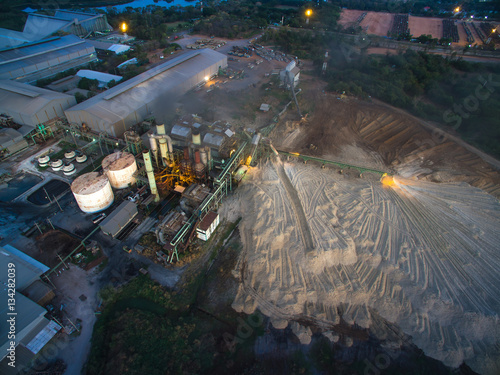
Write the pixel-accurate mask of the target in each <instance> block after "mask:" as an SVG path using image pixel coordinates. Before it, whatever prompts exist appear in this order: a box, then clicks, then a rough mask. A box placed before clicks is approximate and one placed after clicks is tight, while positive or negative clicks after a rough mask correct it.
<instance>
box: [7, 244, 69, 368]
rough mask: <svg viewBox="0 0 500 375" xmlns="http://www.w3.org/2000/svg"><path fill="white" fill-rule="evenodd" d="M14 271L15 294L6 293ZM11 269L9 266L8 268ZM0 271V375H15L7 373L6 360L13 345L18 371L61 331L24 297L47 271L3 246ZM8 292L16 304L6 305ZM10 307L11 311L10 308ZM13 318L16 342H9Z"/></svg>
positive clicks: (35, 262)
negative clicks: (0, 299) (27, 290)
mask: <svg viewBox="0 0 500 375" xmlns="http://www.w3.org/2000/svg"><path fill="white" fill-rule="evenodd" d="M12 264H13V265H14V268H15V280H16V283H15V291H16V292H15V293H12V292H13V291H11V290H8V289H7V285H9V283H10V282H11V281H10V280H9V278H11V277H12V276H10V275H9V273H8V270H9V269H12ZM9 265H10V266H9ZM0 268H1V269H2V270H4V272H3V273H2V274H1V275H0V282H1V283H2V284H3V287H2V288H3V289H2V300H3V301H4V304H3V305H2V306H1V307H0V313H1V314H2V316H4V317H6V318H5V319H6V320H5V321H4V324H1V325H0V337H1V339H0V353H1V355H0V373H1V374H11V373H12V374H14V373H16V374H17V370H16V371H12V372H10V371H9V365H8V363H9V362H10V361H11V359H9V358H8V357H7V356H8V355H10V353H11V349H10V348H11V342H12V341H14V346H15V357H16V361H15V362H16V364H17V366H16V367H18V368H22V365H26V364H27V363H28V362H29V360H30V359H32V358H33V357H34V355H35V354H37V353H38V352H39V351H40V350H41V349H42V348H43V347H44V346H45V344H47V342H49V341H50V339H51V338H52V337H53V336H54V335H55V334H56V333H57V332H58V331H59V330H60V329H61V327H60V326H59V325H58V324H57V323H56V322H53V321H50V320H48V319H46V318H45V317H44V315H45V314H46V313H47V310H45V309H44V308H43V307H42V306H40V305H38V304H36V303H35V302H33V301H32V300H31V299H30V298H28V297H26V296H25V295H23V294H26V292H25V291H26V289H27V288H29V287H30V285H32V284H33V283H38V282H41V281H40V276H41V275H42V274H43V273H44V272H46V271H47V270H48V269H49V268H48V267H47V266H45V265H44V264H42V263H40V262H38V261H37V260H35V259H33V258H31V257H30V256H28V255H27V254H25V253H23V252H22V251H19V250H18V249H16V248H14V247H12V246H10V245H6V246H4V247H0ZM7 292H9V293H11V294H15V304H14V305H12V304H11V305H9V304H8V303H7V302H8V301H7ZM12 306H13V307H12ZM12 311H14V312H16V313H17V314H16V315H9V314H8V313H9V312H12ZM12 316H15V318H13V319H14V321H15V340H14V339H12V338H10V337H9V335H8V333H9V332H11V331H10V327H11V323H9V318H11V317H12ZM23 362H24V363H23Z"/></svg>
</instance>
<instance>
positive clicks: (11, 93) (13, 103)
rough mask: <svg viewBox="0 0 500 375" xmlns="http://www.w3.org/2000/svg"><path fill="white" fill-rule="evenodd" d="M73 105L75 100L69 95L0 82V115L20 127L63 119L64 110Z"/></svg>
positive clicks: (17, 83)
mask: <svg viewBox="0 0 500 375" xmlns="http://www.w3.org/2000/svg"><path fill="white" fill-rule="evenodd" d="M75 104H76V100H75V98H74V97H73V96H70V95H66V94H62V93H59V92H55V91H50V90H46V89H42V88H40V87H36V86H30V85H27V84H25V83H20V82H13V81H8V80H0V113H4V114H7V115H9V116H12V119H13V121H14V122H16V123H18V124H21V125H30V126H36V125H38V124H43V123H46V122H49V121H51V120H53V119H55V118H58V117H64V110H65V109H67V108H69V107H71V106H73V105H75Z"/></svg>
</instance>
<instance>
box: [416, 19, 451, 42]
mask: <svg viewBox="0 0 500 375" xmlns="http://www.w3.org/2000/svg"><path fill="white" fill-rule="evenodd" d="M408 27H409V28H410V34H412V35H413V37H414V38H417V37H419V36H420V35H422V34H426V35H428V34H430V35H432V37H433V38H438V39H441V38H442V37H443V20H442V19H441V18H427V17H414V16H410V17H409V20H408Z"/></svg>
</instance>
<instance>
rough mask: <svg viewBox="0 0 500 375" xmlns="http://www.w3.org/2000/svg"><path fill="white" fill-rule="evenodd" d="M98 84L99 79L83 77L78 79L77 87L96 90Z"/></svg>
mask: <svg viewBox="0 0 500 375" xmlns="http://www.w3.org/2000/svg"><path fill="white" fill-rule="evenodd" d="M98 86H99V81H98V80H97V79H89V78H86V77H83V78H82V79H80V81H78V88H79V89H82V90H97V87H98Z"/></svg>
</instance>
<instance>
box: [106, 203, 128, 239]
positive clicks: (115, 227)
mask: <svg viewBox="0 0 500 375" xmlns="http://www.w3.org/2000/svg"><path fill="white" fill-rule="evenodd" d="M135 215H137V205H136V204H135V203H134V202H131V201H124V202H122V204H120V205H119V206H118V208H117V209H115V210H114V211H113V212H111V214H110V215H109V216H108V217H107V218H106V219H104V220H103V221H101V223H100V224H99V227H100V228H101V230H102V231H103V232H105V233H109V234H111V235H112V236H113V237H114V236H115V235H117V234H118V233H119V232H120V231H121V230H122V229H123V228H124V227H125V226H126V225H127V224H128V223H129V222H130V221H131V220H132V219H133V218H134V217H135Z"/></svg>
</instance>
